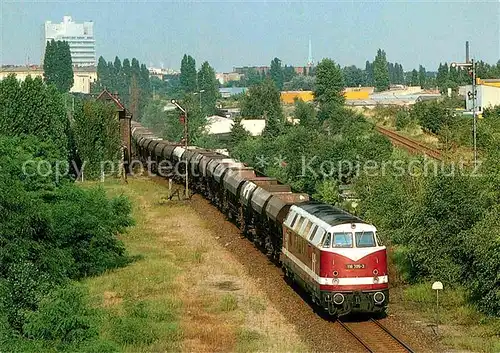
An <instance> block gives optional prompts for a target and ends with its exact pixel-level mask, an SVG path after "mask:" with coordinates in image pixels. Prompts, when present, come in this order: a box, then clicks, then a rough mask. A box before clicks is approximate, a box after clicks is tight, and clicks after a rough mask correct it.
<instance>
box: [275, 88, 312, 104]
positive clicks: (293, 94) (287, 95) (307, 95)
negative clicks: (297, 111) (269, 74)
mask: <svg viewBox="0 0 500 353" xmlns="http://www.w3.org/2000/svg"><path fill="white" fill-rule="evenodd" d="M295 99H301V100H303V101H304V102H310V101H312V100H313V99H314V95H313V92H312V91H283V92H281V101H282V102H283V103H286V104H293V103H294V102H295Z"/></svg>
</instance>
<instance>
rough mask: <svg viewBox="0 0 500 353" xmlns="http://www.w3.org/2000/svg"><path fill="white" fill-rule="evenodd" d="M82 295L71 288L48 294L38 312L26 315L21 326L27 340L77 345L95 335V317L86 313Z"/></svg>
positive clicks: (72, 286) (41, 302)
mask: <svg viewBox="0 0 500 353" xmlns="http://www.w3.org/2000/svg"><path fill="white" fill-rule="evenodd" d="M85 298H86V297H85V293H84V292H83V291H82V289H81V288H79V287H77V286H75V285H67V286H64V287H61V288H58V289H56V290H53V291H51V292H50V293H49V294H48V295H46V296H45V297H43V298H42V300H41V301H40V303H39V305H38V310H37V311H34V312H31V313H29V314H28V315H27V318H26V322H25V323H24V326H23V331H24V333H25V335H26V336H27V337H29V338H34V339H43V340H54V341H60V342H62V343H79V342H83V341H86V340H88V339H90V338H93V337H96V336H97V334H98V330H97V326H96V323H97V322H96V321H97V318H96V313H95V312H94V311H93V310H90V309H89V306H88V305H87V303H86V300H85Z"/></svg>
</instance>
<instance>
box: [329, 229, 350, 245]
mask: <svg viewBox="0 0 500 353" xmlns="http://www.w3.org/2000/svg"><path fill="white" fill-rule="evenodd" d="M333 247H334V248H352V233H348V232H343V233H333Z"/></svg>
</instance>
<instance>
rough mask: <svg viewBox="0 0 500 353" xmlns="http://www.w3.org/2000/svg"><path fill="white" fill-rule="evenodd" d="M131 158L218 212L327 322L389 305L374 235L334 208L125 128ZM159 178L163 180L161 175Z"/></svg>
mask: <svg viewBox="0 0 500 353" xmlns="http://www.w3.org/2000/svg"><path fill="white" fill-rule="evenodd" d="M132 138H133V152H134V153H135V155H136V156H137V157H138V158H140V159H141V161H142V162H143V163H145V164H148V163H149V165H150V167H151V170H153V171H158V170H160V169H162V168H165V167H163V165H167V166H168V167H166V168H168V169H169V170H170V173H169V174H168V175H170V177H172V178H174V179H177V180H178V181H180V182H181V181H183V180H184V177H185V174H184V173H185V171H186V168H188V170H189V174H188V176H189V179H190V185H191V188H192V190H194V191H195V192H197V193H199V194H201V195H203V196H204V197H205V198H207V199H208V200H210V202H211V203H212V204H214V205H215V206H216V207H218V208H219V210H220V211H221V212H223V213H224V214H225V215H226V216H227V218H228V219H230V220H231V221H232V222H233V223H235V224H236V225H237V226H238V227H239V229H240V231H241V232H242V233H243V234H244V235H245V236H246V237H247V238H248V239H249V240H250V241H252V242H253V243H254V244H255V246H256V247H258V248H259V249H260V250H261V251H263V252H264V253H265V254H266V255H267V256H268V257H269V258H270V259H271V260H272V261H273V262H275V263H276V264H277V265H278V266H281V267H282V268H283V271H284V273H285V276H287V277H288V278H289V279H290V280H292V281H295V282H297V283H298V284H299V285H300V286H301V287H303V288H304V290H305V291H306V292H307V293H308V294H309V295H310V296H311V298H312V301H313V302H314V303H316V304H317V305H319V306H320V307H321V308H323V309H324V310H326V311H327V312H328V313H329V314H330V315H332V316H342V315H346V314H349V313H351V312H366V313H380V312H383V311H385V309H386V307H387V304H388V301H389V291H388V285H389V283H388V282H389V280H388V273H387V260H386V248H385V246H383V245H382V244H381V243H380V241H379V239H378V238H377V229H376V228H375V227H374V226H373V225H370V224H368V223H366V222H364V221H363V220H362V219H360V218H358V217H356V216H354V215H351V214H349V213H347V212H345V211H343V210H341V209H339V208H336V207H333V206H330V205H327V204H323V203H320V202H316V201H311V200H310V198H309V196H308V195H307V194H304V193H295V192H293V191H292V190H291V189H290V186H289V185H284V184H281V183H279V182H278V180H276V179H275V178H271V177H266V176H261V175H258V173H256V172H255V170H254V169H252V168H249V167H248V166H246V165H245V164H243V163H241V162H239V161H236V160H234V159H232V158H229V157H228V156H226V155H224V154H221V153H218V152H215V151H212V150H206V149H201V148H197V147H195V146H189V147H188V148H187V149H186V148H184V147H183V146H179V145H176V144H173V143H169V142H167V141H164V140H161V139H158V138H156V137H155V136H154V135H153V134H151V133H150V132H149V131H148V130H147V129H145V128H143V127H142V126H141V125H140V124H138V123H136V122H133V123H132ZM162 175H165V174H162Z"/></svg>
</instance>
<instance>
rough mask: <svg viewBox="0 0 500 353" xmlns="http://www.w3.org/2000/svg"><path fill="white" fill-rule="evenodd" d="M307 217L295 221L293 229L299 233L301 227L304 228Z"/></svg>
mask: <svg viewBox="0 0 500 353" xmlns="http://www.w3.org/2000/svg"><path fill="white" fill-rule="evenodd" d="M304 220H305V218H304V217H300V219H299V220H298V221H297V223H295V227H292V228H293V230H295V231H296V232H297V233H298V232H299V231H300V228H302V224H303V223H304Z"/></svg>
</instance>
